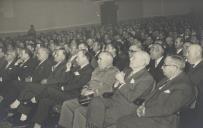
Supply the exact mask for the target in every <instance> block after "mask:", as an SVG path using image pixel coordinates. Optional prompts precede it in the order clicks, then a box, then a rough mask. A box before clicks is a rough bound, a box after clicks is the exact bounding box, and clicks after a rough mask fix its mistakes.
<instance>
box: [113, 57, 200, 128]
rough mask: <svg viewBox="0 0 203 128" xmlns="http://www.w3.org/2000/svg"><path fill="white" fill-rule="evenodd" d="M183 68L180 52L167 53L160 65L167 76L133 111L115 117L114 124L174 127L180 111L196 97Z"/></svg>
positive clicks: (130, 127) (133, 127)
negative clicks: (116, 119)
mask: <svg viewBox="0 0 203 128" xmlns="http://www.w3.org/2000/svg"><path fill="white" fill-rule="evenodd" d="M184 68H185V61H184V59H183V58H182V57H181V56H177V55H172V56H167V57H166V59H165V61H164V64H163V66H162V69H163V73H164V75H165V76H166V78H165V79H163V80H162V81H160V82H159V83H158V84H157V87H156V89H155V90H154V91H153V92H152V93H151V94H150V95H148V98H147V99H145V101H144V102H143V103H142V105H140V106H139V107H138V109H137V111H136V112H135V113H134V114H131V115H128V116H125V117H122V118H120V119H119V120H118V121H117V128H177V126H178V124H179V117H178V116H179V112H180V111H182V110H184V109H187V108H189V107H190V104H191V103H192V102H193V101H194V99H195V88H194V86H193V84H192V82H191V81H190V79H189V77H188V76H187V75H186V74H185V73H184ZM195 128H196V127H195Z"/></svg>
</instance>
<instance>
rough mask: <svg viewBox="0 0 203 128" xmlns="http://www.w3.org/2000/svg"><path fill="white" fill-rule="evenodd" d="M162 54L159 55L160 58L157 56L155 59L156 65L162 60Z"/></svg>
mask: <svg viewBox="0 0 203 128" xmlns="http://www.w3.org/2000/svg"><path fill="white" fill-rule="evenodd" d="M162 58H163V56H161V57H160V58H158V59H157V60H155V66H156V67H157V66H158V64H159V63H160V61H161V60H162Z"/></svg>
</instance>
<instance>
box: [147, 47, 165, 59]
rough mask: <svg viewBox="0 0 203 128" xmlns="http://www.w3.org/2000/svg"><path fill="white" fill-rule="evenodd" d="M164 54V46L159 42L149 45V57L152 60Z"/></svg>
mask: <svg viewBox="0 0 203 128" xmlns="http://www.w3.org/2000/svg"><path fill="white" fill-rule="evenodd" d="M163 54H164V48H163V47H162V46H161V45H160V44H153V45H152V46H151V47H150V57H151V59H153V60H156V59H159V58H160V57H162V56H163Z"/></svg>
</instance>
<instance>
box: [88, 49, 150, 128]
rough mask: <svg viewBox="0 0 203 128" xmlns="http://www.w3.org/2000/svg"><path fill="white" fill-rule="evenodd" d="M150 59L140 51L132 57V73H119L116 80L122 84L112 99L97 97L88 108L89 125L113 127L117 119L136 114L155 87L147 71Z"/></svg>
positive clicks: (100, 127)
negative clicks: (141, 101) (140, 102)
mask: <svg viewBox="0 0 203 128" xmlns="http://www.w3.org/2000/svg"><path fill="white" fill-rule="evenodd" d="M149 61H150V57H149V55H148V53H146V52H144V51H138V52H135V53H134V54H132V56H131V57H130V68H131V69H132V70H131V71H130V72H127V73H126V74H124V73H123V72H119V73H118V74H116V76H115V77H116V79H117V81H118V82H119V83H120V86H118V87H117V90H116V91H115V92H114V94H113V95H112V96H111V97H106V96H105V95H103V98H102V97H97V98H94V99H93V100H92V102H91V103H90V105H89V106H88V112H87V125H88V127H91V128H92V127H93V128H103V127H108V126H111V125H113V124H114V123H115V122H116V121H117V119H119V118H120V117H123V116H125V115H128V114H130V113H132V112H134V111H135V110H136V108H137V105H136V104H134V102H136V101H137V100H139V99H143V100H144V99H145V97H146V95H148V94H149V93H150V92H151V91H152V89H153V85H154V79H153V77H152V76H151V75H150V73H149V72H148V71H147V70H146V68H145V67H146V66H147V65H148V64H149Z"/></svg>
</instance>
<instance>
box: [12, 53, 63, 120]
mask: <svg viewBox="0 0 203 128" xmlns="http://www.w3.org/2000/svg"><path fill="white" fill-rule="evenodd" d="M54 60H55V62H56V64H55V65H54V66H52V68H51V69H50V70H51V73H50V74H49V76H48V78H45V79H43V80H41V82H40V83H31V84H30V85H29V86H27V87H26V88H25V89H24V90H23V91H22V92H21V94H20V96H19V97H18V100H16V101H15V102H13V103H12V104H11V108H13V109H16V108H17V107H19V108H18V111H19V112H20V113H22V115H21V120H22V121H24V120H26V119H27V115H28V114H29V113H30V110H31V108H29V107H28V108H26V107H24V106H23V105H26V104H27V103H29V102H32V103H36V102H37V99H38V98H40V97H41V96H42V95H43V93H44V91H45V90H46V89H47V88H49V87H50V88H60V83H63V82H64V81H66V72H65V70H66V66H65V65H66V52H65V50H64V49H58V50H56V54H55V56H54ZM21 103H22V104H21ZM20 104H21V105H20ZM19 105H20V106H19Z"/></svg>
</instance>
